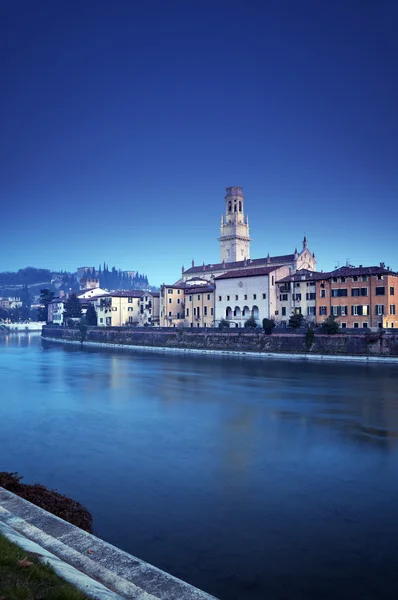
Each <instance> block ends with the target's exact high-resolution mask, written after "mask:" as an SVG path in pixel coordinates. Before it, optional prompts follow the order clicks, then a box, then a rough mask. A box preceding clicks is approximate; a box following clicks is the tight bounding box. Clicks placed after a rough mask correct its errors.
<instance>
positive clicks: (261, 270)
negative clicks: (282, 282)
mask: <svg viewBox="0 0 398 600" xmlns="http://www.w3.org/2000/svg"><path fill="white" fill-rule="evenodd" d="M277 268H278V267H258V268H257V269H238V270H237V271H228V273H223V274H222V275H219V276H218V277H216V278H215V280H216V281H218V280H219V279H232V278H234V277H257V276H259V275H269V274H270V273H272V272H273V271H275V270H276V269H277Z"/></svg>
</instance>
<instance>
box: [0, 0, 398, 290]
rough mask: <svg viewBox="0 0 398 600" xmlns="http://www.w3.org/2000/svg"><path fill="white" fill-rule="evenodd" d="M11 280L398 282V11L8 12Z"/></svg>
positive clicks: (3, 177) (5, 243) (5, 207)
mask: <svg viewBox="0 0 398 600" xmlns="http://www.w3.org/2000/svg"><path fill="white" fill-rule="evenodd" d="M0 17H1V25H0V50H1V60H0V76H1V117H0V119H1V121H0V124H1V130H0V152H1V155H0V164H1V170H0V194H1V221H2V227H1V230H0V270H1V271H3V270H14V269H18V268H20V267H24V266H27V265H32V266H38V267H47V268H51V269H61V268H63V269H68V270H74V269H75V268H76V267H78V266H81V265H97V264H98V263H99V262H102V261H103V260H104V259H105V260H107V261H108V263H109V264H110V265H112V264H116V265H117V266H119V267H121V268H124V269H135V270H138V271H140V272H145V273H146V274H147V275H148V277H149V280H150V282H151V283H152V284H155V285H157V284H160V283H161V282H163V281H168V282H170V281H175V280H176V279H177V278H178V277H179V275H180V270H181V265H182V264H184V265H185V267H188V266H190V263H191V260H192V258H194V259H195V262H196V263H197V264H198V263H202V262H203V261H205V262H218V260H219V243H218V242H217V237H218V235H219V224H220V217H221V214H222V212H223V210H224V195H225V187H227V186H230V185H241V186H243V188H244V193H245V198H246V200H245V207H246V212H247V213H248V214H249V220H250V226H251V235H252V238H253V242H252V258H256V257H261V256H266V255H267V253H268V252H270V253H271V255H272V254H284V253H290V252H293V250H294V247H295V246H300V243H301V240H302V238H303V233H304V232H306V234H307V237H308V239H309V245H310V248H311V250H313V251H315V253H316V256H317V260H318V267H319V268H320V269H324V270H328V269H330V268H332V267H334V266H335V265H336V264H337V261H340V262H341V263H344V262H345V260H346V258H350V260H351V263H353V264H356V265H357V264H359V263H361V264H377V263H378V262H380V261H385V262H386V264H388V265H390V266H391V267H392V268H394V269H396V270H398V253H397V247H398V242H397V235H396V232H397V223H398V77H397V73H398V36H397V30H398V3H397V2H396V1H395V0H390V1H389V0H379V1H378V2H375V1H373V0H358V1H350V0H341V1H339V0H335V1H331V0H330V1H328V0H324V1H322V2H320V1H319V0H313V1H311V0H300V1H298V0H285V1H284V2H279V1H277V0H275V1H266V0H263V1H262V2H260V1H259V2H254V1H250V0H249V1H247V0H241V1H234V0H229V1H227V2H221V1H217V0H212V1H209V2H207V1H203V0H201V1H190V0H188V1H187V0H184V1H180V0H172V1H170V2H165V1H164V0H161V1H157V0H156V1H151V2H134V1H133V0H127V1H122V0H115V1H114V2H110V1H109V0H106V1H101V0H79V1H74V0H68V1H67V2H55V1H54V0H48V1H41V0H36V1H35V2H32V1H31V0H29V1H27V2H21V1H18V0H15V1H13V2H6V1H4V2H2V3H1V7H0Z"/></svg>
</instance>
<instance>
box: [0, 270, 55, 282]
mask: <svg viewBox="0 0 398 600" xmlns="http://www.w3.org/2000/svg"><path fill="white" fill-rule="evenodd" d="M51 277H52V274H51V271H50V270H49V269H35V268H34V267H26V268H25V269H19V271H16V272H6V273H0V286H2V287H13V286H17V285H34V284H35V283H37V284H41V283H46V282H48V281H51Z"/></svg>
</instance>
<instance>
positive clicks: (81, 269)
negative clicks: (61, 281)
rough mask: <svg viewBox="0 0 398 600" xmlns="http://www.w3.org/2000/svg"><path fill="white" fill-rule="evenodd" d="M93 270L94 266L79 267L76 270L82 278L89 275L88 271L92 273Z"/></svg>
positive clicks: (79, 277)
mask: <svg viewBox="0 0 398 600" xmlns="http://www.w3.org/2000/svg"><path fill="white" fill-rule="evenodd" d="M93 271H95V269H94V267H78V268H77V270H76V273H77V278H78V279H82V278H83V277H85V276H86V275H87V273H89V274H90V275H91V273H92V272H93Z"/></svg>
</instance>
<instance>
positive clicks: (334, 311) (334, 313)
mask: <svg viewBox="0 0 398 600" xmlns="http://www.w3.org/2000/svg"><path fill="white" fill-rule="evenodd" d="M339 308H340V307H339V306H332V315H334V316H335V317H337V315H338V314H339Z"/></svg>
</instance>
